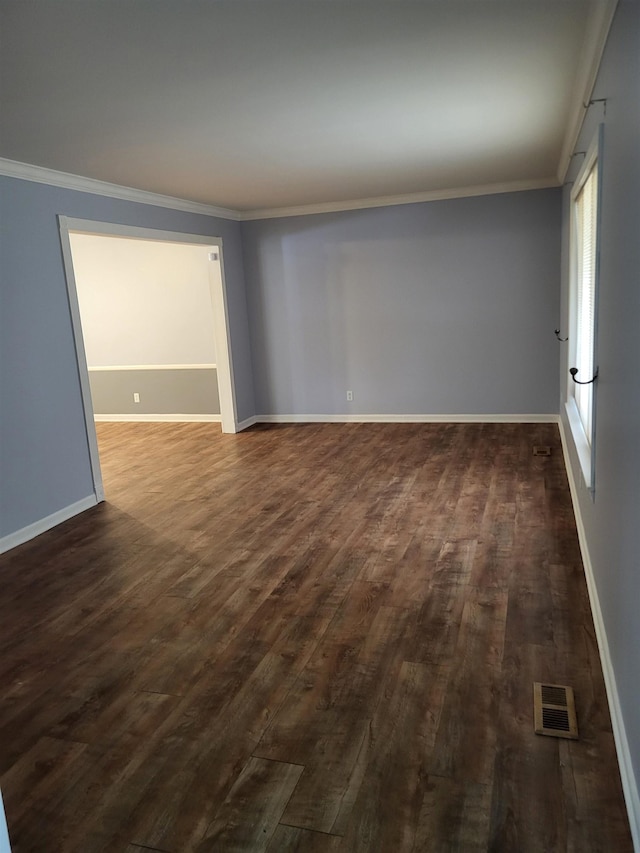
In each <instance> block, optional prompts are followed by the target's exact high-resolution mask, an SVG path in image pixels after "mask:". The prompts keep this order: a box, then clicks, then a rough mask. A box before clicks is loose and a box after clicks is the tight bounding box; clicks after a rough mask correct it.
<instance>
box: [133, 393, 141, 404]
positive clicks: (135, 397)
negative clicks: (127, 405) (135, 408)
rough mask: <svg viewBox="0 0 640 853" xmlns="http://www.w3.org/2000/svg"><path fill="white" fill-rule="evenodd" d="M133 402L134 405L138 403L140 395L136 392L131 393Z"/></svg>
mask: <svg viewBox="0 0 640 853" xmlns="http://www.w3.org/2000/svg"><path fill="white" fill-rule="evenodd" d="M133 402H134V403H139V402H140V394H138V392H137V391H134V392H133Z"/></svg>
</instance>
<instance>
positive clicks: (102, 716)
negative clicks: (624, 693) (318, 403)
mask: <svg viewBox="0 0 640 853" xmlns="http://www.w3.org/2000/svg"><path fill="white" fill-rule="evenodd" d="M98 432H99V441H100V451H101V459H102V466H103V474H104V480H105V487H106V493H107V503H105V504H102V505H100V506H98V507H96V508H94V509H92V510H90V511H88V512H86V513H84V514H83V515H82V516H80V517H78V518H76V519H72V520H71V521H69V522H67V523H65V524H64V525H62V526H60V527H59V528H57V529H56V530H53V531H51V532H49V533H47V534H44V535H42V536H40V537H39V538H38V539H36V540H34V541H32V542H30V543H27V544H26V545H23V546H22V547H20V548H17V549H15V550H14V551H12V552H10V553H8V554H6V555H4V556H3V557H1V558H0V582H1V584H2V591H3V592H2V597H1V601H0V649H1V655H0V683H1V684H2V696H1V699H0V788H1V789H2V793H3V795H4V799H5V806H6V811H7V819H8V823H9V831H10V835H11V839H12V844H13V848H14V853H27V851H33V853H98V851H109V853H118V851H123V853H124V851H127V853H136V851H138V853H140V851H149V850H152V851H153V850H155V851H167V853H210V851H268V853H284V852H285V851H305V853H359V851H380V853H404V851H407V853H408V851H414V852H415V853H418V851H427V853H431V851H435V853H446V851H460V853H476V851H478V853H480V851H496V853H511V851H513V853H528V851H532V853H534V852H535V853H538V851H553V853H560V851H575V853H590V851H594V853H595V851H602V852H603V853H605V851H606V853H608V852H609V851H612V853H613V851H615V853H626V851H631V850H632V845H631V839H630V835H629V828H628V823H627V818H626V813H625V809H624V803H623V798H622V793H621V786H620V779H619V773H618V767H617V763H616V755H615V750H614V744H613V737H612V733H611V723H610V719H609V714H608V710H607V703H606V697H605V691H604V685H603V680H602V672H601V669H600V664H599V658H598V652H597V647H596V641H595V635H594V629H593V623H592V620H591V615H590V610H589V604H588V598H587V592H586V586H585V581H584V575H583V570H582V565H581V560H580V553H579V549H578V543H577V537H576V530H575V524H574V521H573V514H572V509H571V504H570V498H569V493H568V486H567V480H566V475H565V472H564V467H563V462H562V453H561V448H560V442H559V436H558V431H557V428H556V427H555V426H554V425H547V424H538V425H516V424H395V425H391V424H339V425H338V424H334V425H328V424H323V425H296V426H262V427H254V428H252V429H250V430H248V431H246V432H244V433H241V434H239V435H236V436H231V435H222V434H220V432H219V427H217V426H216V425H211V424H102V425H99V431H98ZM534 444H546V445H551V447H552V448H553V452H552V455H551V457H549V458H546V457H534V456H533V454H532V446H533V445H534ZM534 681H551V682H554V683H562V684H570V685H572V686H573V687H574V690H575V694H576V704H577V712H578V723H579V727H580V740H579V741H575V742H570V741H561V740H558V739H556V738H545V737H540V736H537V735H535V734H534V733H533V705H532V690H533V688H532V685H533V682H534Z"/></svg>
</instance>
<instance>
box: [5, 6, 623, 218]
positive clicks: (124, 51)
mask: <svg viewBox="0 0 640 853" xmlns="http://www.w3.org/2000/svg"><path fill="white" fill-rule="evenodd" d="M616 2H617V0H564V2H562V3H558V2H556V0H519V2H517V3H514V2H512V0H473V2H470V0H446V2H444V0H433V2H429V3H414V2H404V0H397V2H393V3H390V2H384V0H382V2H378V0H370V2H367V3H362V2H350V0H346V2H342V3H340V4H335V3H325V2H320V0H308V2H305V3H299V2H293V0H277V2H271V0H269V2H264V3H248V2H238V1H237V0H220V2H216V3H205V2H198V0H196V2H191V3H189V4H184V3H178V2H175V0H159V1H158V0H154V2H150V0H139V2H136V3H135V4H131V3H124V2H121V0H114V2H110V3H102V4H78V3H76V2H72V0H59V2H56V3H55V4H52V3H50V2H47V0H30V2H29V3H23V2H19V0H0V47H1V48H2V49H1V51H0V79H1V80H2V83H1V84H0V111H1V112H2V115H3V124H2V129H1V131H0V157H3V158H4V160H3V161H1V162H0V173H3V174H9V175H13V176H15V177H25V178H26V179H27V180H36V181H42V182H45V183H52V184H54V185H58V186H65V187H70V188H75V189H80V190H87V191H90V192H95V193H98V194H105V195H112V196H114V197H117V198H125V199H129V200H136V201H146V202H147V203H152V204H157V205H159V206H167V207H173V208H174V209H182V210H188V211H189V212H200V213H207V214H209V215H215V216H221V217H224V218H228V219H253V218H266V217H269V216H280V215H294V214H300V213H313V212H323V211H335V210H345V209H354V208H357V207H376V206H383V205H385V204H403V203H410V202H414V201H415V202H419V201H425V200H436V199H439V198H454V197H461V196H465V195H469V196H472V195H479V194H491V193H497V192H510V191H514V190H521V189H533V188H541V187H549V186H553V185H557V184H558V183H559V182H561V180H562V178H563V176H564V173H565V172H566V165H567V162H568V157H569V156H570V152H571V147H572V141H575V138H576V136H577V133H578V132H579V128H580V126H581V123H582V120H583V118H584V112H585V110H584V107H583V104H584V102H585V100H587V99H588V98H589V96H590V90H591V87H592V85H593V80H594V79H595V71H596V69H597V66H598V62H599V59H600V55H601V53H602V49H603V45H604V43H605V40H606V34H607V31H608V28H609V25H610V23H611V19H612V16H613V11H614V10H615V7H616ZM154 199H155V200H154Z"/></svg>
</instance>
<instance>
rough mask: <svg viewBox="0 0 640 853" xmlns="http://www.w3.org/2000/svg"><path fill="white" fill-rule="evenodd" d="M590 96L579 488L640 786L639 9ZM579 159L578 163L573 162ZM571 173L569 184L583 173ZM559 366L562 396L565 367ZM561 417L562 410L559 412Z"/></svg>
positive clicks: (619, 30)
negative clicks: (596, 286) (592, 315)
mask: <svg viewBox="0 0 640 853" xmlns="http://www.w3.org/2000/svg"><path fill="white" fill-rule="evenodd" d="M593 97H594V98H604V97H606V98H607V112H606V116H604V117H603V110H602V105H601V104H600V105H594V106H593V107H591V109H590V110H589V112H588V116H587V120H586V122H585V125H584V127H583V131H582V133H581V136H580V139H579V140H578V144H577V145H576V150H577V151H584V150H585V147H586V146H588V145H589V143H590V142H591V140H592V138H593V136H594V134H595V133H596V129H597V126H598V123H599V122H600V121H604V123H605V130H604V146H603V155H602V165H603V183H602V230H601V255H600V298H599V333H598V354H599V364H600V378H599V379H598V395H597V412H596V417H597V434H596V488H595V498H594V500H592V499H591V496H590V494H589V492H588V491H587V490H586V489H585V488H584V486H583V485H582V480H581V474H580V466H579V464H578V461H577V458H576V455H575V452H573V445H572V442H571V438H570V435H571V434H570V431H569V429H568V424H567V423H566V418H565V426H566V428H567V435H568V436H569V444H570V449H571V467H572V469H573V473H574V477H575V480H576V483H578V484H579V491H580V496H579V502H580V511H581V514H582V518H583V521H584V524H585V529H586V537H587V540H588V547H589V553H590V556H591V562H592V564H593V571H594V575H595V581H596V585H597V589H598V598H599V601H600V606H601V609H602V616H603V620H604V625H605V629H606V634H607V638H608V643H609V650H610V653H611V660H612V664H613V669H614V672H615V678H616V682H617V687H618V694H619V698H620V704H621V709H622V715H623V717H624V724H625V728H626V733H627V736H628V739H629V747H630V753H631V756H632V758H633V764H634V771H635V777H636V779H640V620H639V619H638V605H639V604H640V4H639V3H637V2H636V0H628V2H625V0H622V2H621V3H620V5H619V6H618V10H617V12H616V15H615V18H614V22H613V26H612V29H611V32H610V35H609V40H608V42H607V46H606V49H605V54H604V57H603V62H602V65H601V68H600V73H599V74H598V79H597V82H596V87H595V92H594V96H593ZM575 159H576V160H578V161H579V162H580V161H581V159H582V158H579V157H578V158H575ZM579 162H578V164H577V165H576V166H575V167H574V168H573V170H572V172H571V174H570V175H569V177H572V176H573V175H574V174H575V173H576V172H577V170H578V168H579ZM569 193H570V187H567V188H566V189H565V204H564V227H563V235H564V250H563V260H564V262H563V272H564V275H563V299H562V304H563V328H566V327H567V313H566V306H567V304H568V288H569V283H568V276H567V266H568V261H567V255H568V232H569V229H568V213H569V203H568V202H569ZM569 366H570V365H568V364H567V362H566V359H564V358H563V360H562V367H561V380H562V392H563V399H564V398H566V381H567V377H568V368H569ZM562 412H563V417H565V416H564V407H562Z"/></svg>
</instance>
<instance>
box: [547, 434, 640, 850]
mask: <svg viewBox="0 0 640 853" xmlns="http://www.w3.org/2000/svg"><path fill="white" fill-rule="evenodd" d="M560 438H561V440H562V452H563V454H564V464H565V468H566V469H567V478H568V480H569V490H570V492H571V501H572V503H573V512H574V515H575V519H576V528H577V530H578V541H579V543H580V552H581V554H582V563H583V566H584V574H585V578H586V582H587V590H588V593H589V603H590V605H591V614H592V616H593V624H594V627H595V631H596V640H597V643H598V651H599V652H600V663H601V665H602V673H603V675H604V683H605V688H606V691H607V700H608V702H609V713H610V715H611V726H612V728H613V737H614V740H615V744H616V753H617V756H618V765H619V767H620V777H621V780H622V790H623V792H624V798H625V803H626V805H627V813H628V815H629V825H630V828H631V835H632V838H633V845H634V849H635V850H637V851H639V853H640V797H639V796H638V783H637V781H636V777H635V774H634V772H633V763H632V760H631V751H630V750H629V741H628V738H627V731H626V729H625V725H624V718H623V716H622V708H621V707H620V698H619V696H618V687H617V685H616V676H615V671H614V669H613V664H612V662H611V654H610V652H609V641H608V639H607V631H606V628H605V624H604V619H603V616H602V609H601V607H600V599H599V597H598V587H597V586H596V581H595V575H594V573H593V563H592V562H591V555H590V553H589V545H588V542H587V532H586V529H585V525H584V521H583V519H582V511H581V510H580V502H579V500H578V486H577V483H576V480H575V477H574V475H573V468H572V465H571V459H570V456H569V445H568V436H567V433H566V431H565V428H564V423H563V421H562V420H560Z"/></svg>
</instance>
